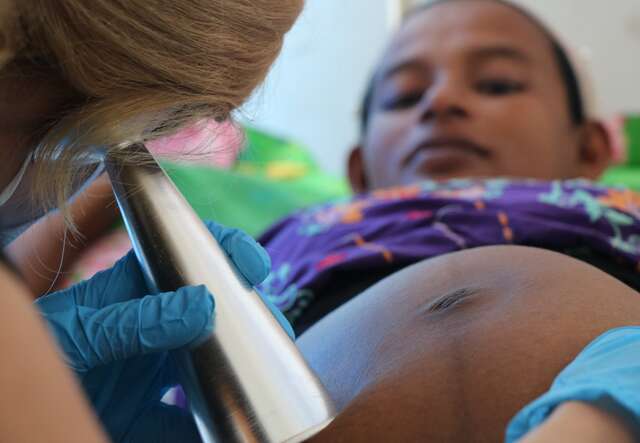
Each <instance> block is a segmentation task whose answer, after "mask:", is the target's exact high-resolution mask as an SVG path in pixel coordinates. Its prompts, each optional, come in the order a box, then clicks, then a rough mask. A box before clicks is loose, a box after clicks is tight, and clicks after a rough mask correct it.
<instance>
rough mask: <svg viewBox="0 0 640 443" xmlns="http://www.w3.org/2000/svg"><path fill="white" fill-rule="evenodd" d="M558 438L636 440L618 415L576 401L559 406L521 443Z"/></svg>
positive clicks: (613, 442)
mask: <svg viewBox="0 0 640 443" xmlns="http://www.w3.org/2000/svg"><path fill="white" fill-rule="evenodd" d="M555 441H562V442H567V443H571V442H576V443H577V442H582V443H589V442H594V443H596V442H602V441H607V442H611V443H632V442H633V441H634V440H633V438H632V435H631V433H630V432H629V431H628V429H627V428H626V427H625V425H624V424H623V422H622V421H621V420H619V419H618V418H617V417H616V416H614V415H613V414H610V413H607V412H604V411H602V410H600V409H599V408H597V407H595V406H592V405H589V404H588V403H582V402H577V401H576V402H567V403H564V404H562V405H560V406H558V408H556V409H555V411H554V412H553V413H552V414H551V416H550V417H549V418H548V419H547V421H546V422H544V423H543V424H542V425H540V426H539V427H538V428H537V429H535V430H533V431H532V432H530V433H529V434H527V435H526V436H525V437H524V438H523V439H522V440H521V442H522V443H542V442H545V443H546V442H555Z"/></svg>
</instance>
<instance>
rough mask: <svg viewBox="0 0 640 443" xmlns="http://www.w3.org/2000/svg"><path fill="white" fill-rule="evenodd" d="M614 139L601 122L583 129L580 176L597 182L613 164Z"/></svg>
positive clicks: (593, 122) (592, 122)
mask: <svg viewBox="0 0 640 443" xmlns="http://www.w3.org/2000/svg"><path fill="white" fill-rule="evenodd" d="M612 155H613V147H612V138H611V134H610V133H609V131H608V130H607V128H606V127H605V126H604V124H602V123H601V122H599V121H595V120H594V121H589V122H587V123H586V124H585V126H584V128H583V129H582V134H581V139H580V175H581V176H582V177H585V178H588V179H591V180H597V179H598V178H600V176H601V175H602V174H603V173H604V171H605V169H607V168H608V167H609V166H610V164H611V159H612Z"/></svg>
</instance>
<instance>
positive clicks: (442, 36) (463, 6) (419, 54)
mask: <svg viewBox="0 0 640 443" xmlns="http://www.w3.org/2000/svg"><path fill="white" fill-rule="evenodd" d="M487 46H499V47H512V48H514V49H516V50H518V51H519V52H522V53H523V54H525V55H526V56H527V58H529V59H530V60H531V61H532V62H533V63H534V64H539V65H541V66H554V64H553V62H554V61H553V54H552V51H551V44H550V41H549V39H548V38H547V36H546V35H545V34H544V32H543V31H542V30H541V29H540V28H539V27H538V26H537V25H536V24H534V23H532V22H531V20H529V19H528V18H527V17H525V16H524V15H522V14H520V13H519V12H518V11H516V10H514V9H512V8H510V7H508V6H505V5H502V4H500V3H497V2H493V1H486V0H456V1H450V2H444V3H440V4H437V5H434V6H432V7H430V8H427V9H425V10H422V11H418V12H416V13H415V14H414V15H413V16H411V17H409V18H408V19H407V20H406V22H405V23H404V24H403V26H402V27H401V28H400V30H399V31H398V33H397V34H396V35H395V37H394V38H393V40H392V42H391V44H390V45H389V48H388V49H387V51H386V53H385V56H384V58H383V62H382V65H383V66H388V65H393V64H397V63H401V62H404V61H406V60H411V59H416V58H423V57H431V58H433V57H447V56H456V55H465V54H469V53H472V52H473V51H474V49H480V48H482V47H487Z"/></svg>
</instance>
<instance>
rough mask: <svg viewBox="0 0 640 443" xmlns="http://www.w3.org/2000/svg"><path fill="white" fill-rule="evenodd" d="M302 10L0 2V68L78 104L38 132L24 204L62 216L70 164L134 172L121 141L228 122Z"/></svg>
mask: <svg viewBox="0 0 640 443" xmlns="http://www.w3.org/2000/svg"><path fill="white" fill-rule="evenodd" d="M302 3H303V0H90V1H87V0H0V25H1V26H2V35H0V45H3V48H2V50H0V63H2V62H6V61H7V60H9V59H11V60H10V61H9V65H11V64H14V63H21V66H23V65H26V66H27V67H30V66H33V67H34V69H36V70H37V69H43V67H44V69H46V72H48V73H50V74H51V75H52V76H55V77H59V78H60V79H62V80H63V81H64V82H65V83H67V84H68V85H69V86H70V87H71V88H73V89H74V90H76V91H77V92H78V96H79V97H80V99H79V100H78V101H77V102H76V103H73V104H71V105H70V106H69V107H67V108H66V110H65V111H64V113H63V114H62V115H60V118H56V119H55V120H54V121H52V123H51V125H50V126H49V127H48V128H45V130H44V131H43V134H42V138H41V139H40V141H39V146H38V153H39V154H38V158H37V161H36V164H38V165H39V166H40V167H39V168H38V177H39V179H38V180H37V183H38V185H37V186H36V187H35V188H34V193H35V195H36V196H37V197H39V198H41V199H42V200H41V201H42V202H43V203H45V204H57V205H62V206H64V201H65V200H66V199H67V198H68V196H69V192H70V190H71V183H72V182H73V180H74V179H75V178H77V177H74V173H75V171H76V170H77V168H75V167H74V166H73V165H74V162H75V161H77V160H78V159H80V160H82V159H83V158H85V157H87V156H88V155H89V154H90V153H91V150H92V149H94V148H95V147H97V146H99V147H101V148H104V149H107V150H109V151H110V152H111V153H112V155H116V156H117V157H118V158H119V159H120V160H121V161H123V162H130V161H135V162H138V161H141V159H140V158H136V157H135V156H131V155H128V153H127V152H126V149H125V147H124V146H125V145H124V144H123V143H124V142H127V143H131V142H139V141H142V142H145V141H148V140H150V139H153V138H157V137H160V136H163V135H167V134H169V133H173V132H175V131H176V130H177V129H179V128H181V127H183V126H185V125H187V124H190V123H193V122H197V121H200V120H202V119H203V118H214V119H216V120H217V121H224V120H227V119H229V118H230V114H231V112H232V110H234V109H235V108H237V107H238V106H239V105H240V104H241V103H242V102H243V101H244V100H245V99H246V98H247V97H248V96H249V95H250V94H251V92H252V91H253V90H254V88H255V87H256V86H257V85H258V84H259V83H260V82H261V81H262V79H263V78H264V77H265V76H266V73H267V71H268V69H269V67H270V65H271V64H272V62H273V61H274V59H275V58H276V56H277V55H278V53H279V51H280V49H281V46H282V41H283V36H284V34H285V33H286V32H287V31H288V30H289V28H290V27H291V26H292V24H293V22H294V20H295V19H296V17H297V16H298V14H299V13H300V10H301V8H302ZM7 68H8V66H7ZM38 160H40V161H38ZM52 189H53V190H55V198H54V199H53V201H52V198H51V197H50V196H51V194H52Z"/></svg>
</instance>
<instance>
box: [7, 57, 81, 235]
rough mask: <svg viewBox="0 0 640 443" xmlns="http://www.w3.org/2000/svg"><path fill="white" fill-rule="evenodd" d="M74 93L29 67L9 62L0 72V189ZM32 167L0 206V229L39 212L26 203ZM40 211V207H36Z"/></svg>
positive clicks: (57, 117) (28, 218) (75, 97)
mask: <svg viewBox="0 0 640 443" xmlns="http://www.w3.org/2000/svg"><path fill="white" fill-rule="evenodd" d="M77 101H78V94H77V93H76V92H74V91H73V90H72V88H70V87H69V86H68V85H67V84H66V83H65V82H63V81H62V80H59V79H56V78H54V77H52V76H50V75H47V74H45V73H44V72H40V71H38V70H36V69H34V68H33V67H27V66H18V65H11V66H10V67H8V68H6V69H5V70H4V71H3V72H2V75H0V150H1V151H0V158H1V161H0V192H2V190H4V189H5V188H6V187H7V185H8V184H9V183H10V182H11V181H12V179H13V178H14V177H15V176H16V175H17V174H18V172H19V170H20V168H21V167H22V165H23V164H24V162H25V160H26V159H27V158H28V156H29V155H30V153H32V152H33V150H34V149H35V147H36V146H37V144H38V141H39V139H40V137H42V135H43V134H44V132H45V131H46V130H47V128H48V127H49V125H51V124H52V122H55V121H56V120H57V119H59V118H60V117H61V116H62V114H63V112H64V110H65V109H67V108H68V107H69V106H70V105H71V104H73V103H77ZM33 169H34V168H32V167H28V168H27V170H26V174H25V176H24V178H23V179H22V181H21V184H20V186H19V187H18V188H17V190H16V192H15V194H14V196H13V197H12V198H11V199H10V200H9V201H8V202H7V203H6V204H5V205H3V206H1V207H0V230H1V229H3V228H5V227H11V226H15V225H17V224H20V223H24V222H27V221H29V220H30V219H33V218H35V217H38V216H39V215H42V214H41V213H36V212H37V211H34V208H33V205H30V204H29V199H30V194H31V185H32V184H33V181H32V179H33V176H34V174H33V172H34V171H33ZM39 212H42V211H39Z"/></svg>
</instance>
